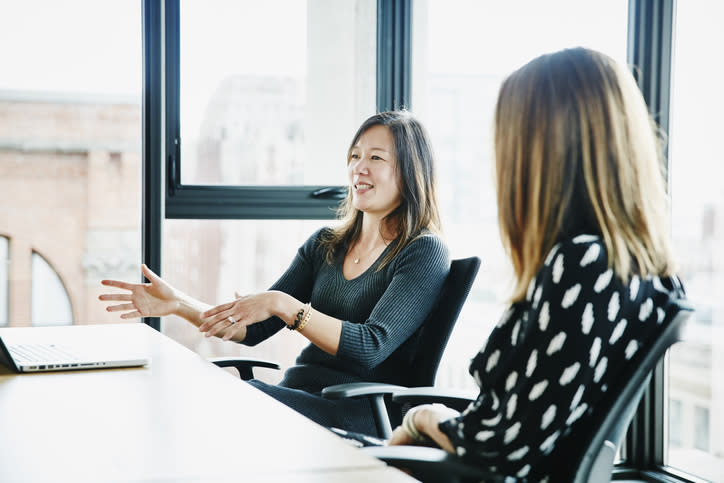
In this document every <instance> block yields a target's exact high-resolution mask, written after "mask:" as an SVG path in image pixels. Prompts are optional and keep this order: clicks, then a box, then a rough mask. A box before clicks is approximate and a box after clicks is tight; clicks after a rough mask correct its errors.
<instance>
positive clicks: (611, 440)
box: [364, 286, 694, 483]
mask: <svg viewBox="0 0 724 483" xmlns="http://www.w3.org/2000/svg"><path fill="white" fill-rule="evenodd" d="M677 288H678V289H679V290H681V289H680V286H678V287H677ZM681 293H683V290H681ZM693 312H694V309H693V307H692V306H691V305H690V304H689V303H688V302H687V301H686V300H683V299H680V300H677V301H675V303H674V304H672V306H671V307H670V308H669V310H668V312H667V314H666V316H665V319H664V322H663V329H662V332H661V333H660V335H659V336H658V337H657V338H656V340H654V341H653V342H652V344H651V345H650V346H649V347H648V349H647V350H643V351H641V352H640V353H639V354H638V356H637V358H636V359H635V360H634V361H632V367H633V369H632V370H631V372H630V374H627V375H625V376H624V377H621V378H620V384H619V385H618V386H616V387H612V388H609V390H608V391H607V393H606V394H607V396H606V397H605V398H604V399H603V400H602V401H601V402H600V403H599V404H598V405H597V408H596V411H595V412H594V413H593V417H594V421H593V422H592V424H593V426H594V427H595V428H596V430H595V431H594V432H593V433H588V434H572V435H570V436H569V437H568V438H566V440H565V441H562V444H564V445H565V447H564V450H563V452H564V454H567V455H569V459H568V461H567V462H565V463H562V464H561V465H560V466H559V469H558V470H557V471H558V472H557V474H555V475H551V482H558V481H561V482H563V481H565V482H573V483H603V482H605V483H609V482H610V481H611V472H612V470H613V463H614V458H615V456H616V451H617V449H618V447H619V445H620V443H621V441H622V439H623V437H624V435H625V434H626V429H627V428H628V426H629V424H630V422H631V419H632V418H633V415H634V413H635V412H636V408H637V406H638V404H639V401H640V400H641V397H642V396H643V393H644V390H645V388H646V387H647V386H648V382H649V380H650V378H651V373H652V371H653V369H654V367H655V366H656V365H657V364H658V362H659V361H660V360H661V359H662V358H663V356H664V354H665V353H666V351H667V349H668V348H669V347H671V345H673V344H674V343H676V342H679V341H681V340H682V338H683V331H684V328H685V325H686V321H687V320H688V319H689V317H690V316H691V314H692V313H693ZM392 399H393V401H396V402H406V403H413V404H421V403H423V402H424V403H429V402H444V403H447V404H450V405H452V406H455V407H456V408H457V409H461V408H464V407H465V406H466V405H467V404H468V403H469V402H470V400H467V401H466V400H465V399H464V398H455V397H453V396H449V397H447V399H444V400H440V399H436V398H435V397H434V395H433V397H426V396H425V394H424V391H420V390H417V389H409V390H406V391H400V392H399V393H394V394H393V396H392ZM364 450H365V451H367V452H369V453H370V454H372V455H373V456H375V457H377V458H379V459H381V460H383V461H385V462H387V463H388V464H390V465H393V466H397V467H400V468H406V469H409V470H411V471H412V473H413V475H414V476H416V477H417V478H419V479H420V480H422V481H424V482H443V481H444V482H448V483H452V482H465V481H486V482H498V481H500V482H502V481H505V482H506V483H508V482H514V481H516V479H515V478H513V477H508V476H506V475H495V474H490V473H488V472H487V471H485V470H483V469H481V468H477V467H475V466H473V465H470V464H468V463H465V462H463V460H462V459H461V458H459V457H457V456H455V455H453V454H450V453H447V452H445V451H443V450H441V449H438V448H427V447H418V446H389V447H385V446H382V447H368V448H365V449H364Z"/></svg>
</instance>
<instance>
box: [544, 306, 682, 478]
mask: <svg viewBox="0 0 724 483" xmlns="http://www.w3.org/2000/svg"><path fill="white" fill-rule="evenodd" d="M693 312H694V309H693V307H692V306H691V305H690V304H689V303H688V302H687V301H686V300H684V299H678V300H675V301H674V303H673V304H672V305H671V306H670V307H669V309H668V310H667V313H666V315H665V318H664V322H663V329H662V331H661V333H660V334H659V335H658V336H657V337H656V339H655V340H654V341H652V343H651V344H650V345H649V346H648V349H646V350H644V351H643V352H642V353H640V354H639V355H638V357H637V360H636V361H634V362H633V363H632V365H633V366H634V369H633V370H632V371H631V373H630V374H628V377H622V378H621V382H620V383H619V384H618V385H617V386H615V387H611V388H609V390H608V391H607V396H606V398H604V400H602V401H601V402H600V403H599V404H597V405H596V412H595V413H594V415H593V417H594V418H597V420H594V421H593V423H592V424H593V427H595V428H596V430H595V431H594V432H593V433H592V434H589V435H585V436H584V439H582V440H581V439H575V438H571V439H570V440H569V441H568V442H567V443H566V444H567V446H568V451H566V453H568V454H569V455H570V460H569V461H570V463H571V464H570V465H569V466H568V468H569V470H568V474H565V475H558V476H557V477H556V479H555V481H558V479H559V478H565V481H571V482H573V483H598V482H606V483H608V482H610V481H611V472H612V470H613V463H614V458H615V455H616V450H617V448H618V447H619V445H620V443H621V441H622V439H623V437H624V435H625V434H626V429H627V428H628V426H629V424H630V423H631V420H632V419H633V415H634V413H635V412H636V409H637V407H638V404H639V401H640V400H641V397H642V396H643V393H644V390H645V389H646V387H647V386H648V381H649V380H650V378H651V373H652V371H653V369H654V368H655V367H656V365H657V364H658V362H659V361H660V360H661V359H662V357H663V356H664V354H665V353H666V351H667V349H668V348H669V347H671V346H672V345H673V344H674V343H676V342H679V341H681V340H682V338H683V331H684V327H685V325H686V321H687V320H688V319H689V317H690V316H691V314H692V313H693ZM576 462H578V464H576ZM562 466H563V465H562ZM563 471H564V472H566V470H565V469H563ZM560 481H563V480H560Z"/></svg>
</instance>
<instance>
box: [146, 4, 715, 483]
mask: <svg viewBox="0 0 724 483" xmlns="http://www.w3.org/2000/svg"><path fill="white" fill-rule="evenodd" d="M179 1H180V0H142V8H143V177H142V193H143V200H142V210H143V212H142V231H143V233H142V239H143V246H142V250H143V254H142V256H143V261H144V263H146V264H147V265H148V266H149V267H150V268H151V269H152V270H154V271H155V272H156V273H161V241H162V238H161V224H162V221H163V219H164V218H166V219H329V218H332V217H333V213H334V208H335V207H336V206H337V203H338V200H339V198H340V197H342V196H344V191H343V189H344V188H343V187H338V186H333V187H329V186H306V185H305V186H206V185H183V184H181V183H180V162H181V160H180V157H179V154H180V137H179V132H180V129H179V128H180V118H179V53H180V52H179ZM675 11H676V0H662V1H661V2H651V1H649V0H629V18H628V53H627V58H628V62H629V64H630V65H631V66H633V73H634V77H635V78H636V80H637V82H638V84H639V87H640V88H641V91H642V93H643V95H644V98H645V100H646V102H647V105H648V106H649V111H650V113H651V114H652V115H653V116H654V119H655V120H656V121H657V123H658V124H659V126H660V128H661V130H662V132H663V133H664V134H665V135H668V133H669V106H670V93H671V92H670V91H671V75H672V72H671V66H672V53H673V49H672V44H673V29H674V21H675V18H674V16H675ZM411 13H412V0H377V93H376V98H377V109H378V111H383V110H388V109H397V108H401V107H406V108H410V107H411V103H410V100H411V29H412V25H411V23H412V14H411ZM665 163H666V171H667V173H668V150H665ZM667 176H669V175H668V174H667ZM325 188H331V189H328V190H325V191H323V192H322V193H317V194H316V195H315V192H318V191H319V190H324V189H325ZM340 188H342V191H339V189H340ZM144 320H145V322H146V323H148V324H149V325H151V326H152V327H154V328H156V329H157V330H160V321H159V319H158V318H146V319H144ZM665 376H666V368H665V362H662V363H660V364H659V365H658V366H657V367H656V369H655V371H654V373H653V375H652V379H651V382H650V384H649V387H648V388H647V389H646V392H645V394H644V397H643V399H642V402H641V404H640V406H639V409H638V410H637V412H636V414H635V416H634V419H633V421H632V424H631V427H630V428H629V431H628V433H627V436H626V449H627V451H626V453H627V454H626V457H625V459H624V460H623V462H621V463H620V464H617V465H616V469H615V470H614V475H613V476H614V479H621V478H639V479H642V480H644V481H656V482H665V481H666V482H671V481H678V482H684V481H685V482H692V483H693V482H699V481H702V480H700V479H698V478H696V477H695V476H693V475H689V474H685V473H684V472H682V471H679V470H677V469H674V468H670V467H667V466H665V465H664V457H665V448H666V441H665V440H664V436H665V431H664V424H665V419H664V416H665V414H664V406H665V398H666V391H665V386H666V377H665Z"/></svg>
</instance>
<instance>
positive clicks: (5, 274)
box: [0, 236, 10, 326]
mask: <svg viewBox="0 0 724 483" xmlns="http://www.w3.org/2000/svg"><path fill="white" fill-rule="evenodd" d="M8 245H9V243H8V239H7V238H6V237H4V236H0V326H3V325H8V280H9V276H10V257H9V253H8V252H9V247H8Z"/></svg>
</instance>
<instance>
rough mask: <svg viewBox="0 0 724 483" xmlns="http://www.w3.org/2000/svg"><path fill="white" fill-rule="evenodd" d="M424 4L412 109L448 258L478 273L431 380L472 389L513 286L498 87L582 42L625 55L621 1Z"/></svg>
mask: <svg viewBox="0 0 724 483" xmlns="http://www.w3.org/2000/svg"><path fill="white" fill-rule="evenodd" d="M523 3H524V8H522V7H521V2H494V3H491V2H478V1H472V0H454V1H451V0H429V1H428V2H424V3H419V4H418V3H416V4H415V7H416V8H415V9H414V10H413V30H412V36H413V48H412V51H413V56H414V57H413V77H412V110H413V111H414V112H415V113H416V114H417V115H418V116H419V117H420V118H421V120H422V121H423V122H424V123H425V125H426V126H427V128H428V129H429V131H430V135H431V138H432V141H433V147H434V149H435V152H436V155H437V160H438V166H439V170H438V172H439V176H440V188H441V190H440V194H441V204H442V210H443V213H442V217H443V218H442V219H443V228H444V230H445V235H446V238H447V241H448V243H449V245H450V247H451V250H452V255H453V257H455V258H460V257H463V256H468V255H479V256H481V258H482V262H483V263H482V267H481V271H480V274H479V275H478V278H477V280H476V284H475V285H474V287H473V290H472V292H471V294H470V297H469V298H468V301H467V303H466V305H465V307H464V309H463V312H462V314H461V315H460V318H459V319H458V322H457V325H456V327H455V330H454V332H453V334H452V336H451V339H450V342H449V344H448V348H447V351H446V352H445V355H444V356H443V360H442V363H441V367H440V370H439V372H438V380H437V383H438V384H441V385H448V386H463V387H466V386H469V387H471V388H472V387H475V386H474V381H473V380H472V378H471V377H469V375H468V371H467V368H468V365H469V363H470V359H471V358H472V356H473V355H475V354H476V353H477V351H478V350H479V349H480V347H481V346H482V345H483V343H484V341H485V338H486V337H487V334H488V333H489V332H490V330H492V327H493V326H494V324H495V323H496V322H497V320H498V318H499V316H500V315H501V314H502V310H503V304H502V300H503V297H504V296H506V295H507V294H508V293H507V292H506V286H505V284H504V283H500V281H503V280H510V277H509V273H508V267H507V266H506V265H505V260H506V257H505V256H504V252H503V249H502V246H501V245H500V241H499V235H498V227H497V209H496V201H495V185H494V181H493V177H492V173H493V167H492V159H493V158H492V156H493V139H492V118H493V111H494V104H495V101H496V98H497V94H498V88H499V86H500V83H501V82H502V80H503V79H504V77H505V76H506V75H507V74H509V73H510V72H511V71H512V70H513V69H515V68H517V67H519V66H520V65H522V64H523V63H524V62H526V61H528V60H530V59H532V58H533V57H535V56H537V55H539V54H542V53H545V52H549V51H555V50H558V49H561V48H565V47H574V46H578V45H585V46H588V47H592V48H595V49H598V50H601V51H603V52H605V53H607V54H609V55H611V56H612V57H614V58H616V59H618V60H620V61H625V59H626V38H627V37H626V36H627V33H626V29H627V13H628V10H627V8H628V4H627V2H626V1H625V0H618V1H616V2H602V3H600V4H591V3H590V2H588V3H585V4H584V3H581V2H578V1H575V0H558V1H555V2H523Z"/></svg>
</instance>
